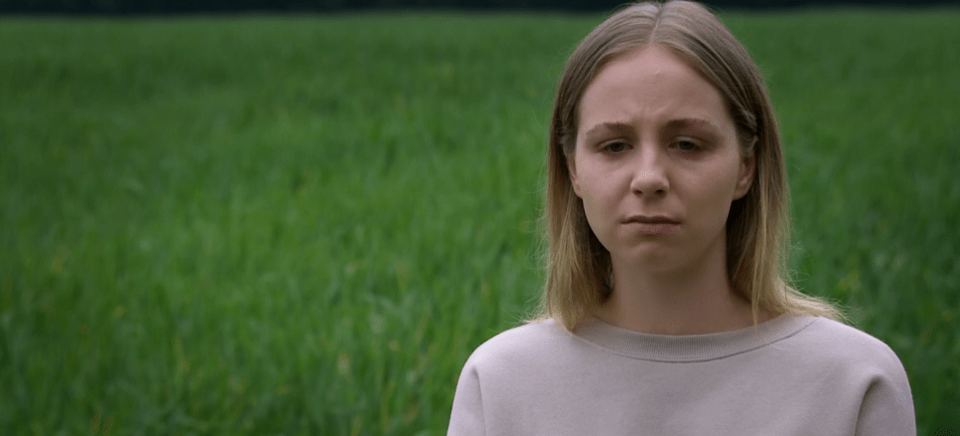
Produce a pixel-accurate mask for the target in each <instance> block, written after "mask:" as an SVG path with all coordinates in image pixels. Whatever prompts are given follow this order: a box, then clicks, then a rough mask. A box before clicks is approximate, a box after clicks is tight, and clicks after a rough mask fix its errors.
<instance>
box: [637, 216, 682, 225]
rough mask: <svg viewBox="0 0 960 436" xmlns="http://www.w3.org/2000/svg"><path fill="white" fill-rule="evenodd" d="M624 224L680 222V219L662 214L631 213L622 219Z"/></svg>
mask: <svg viewBox="0 0 960 436" xmlns="http://www.w3.org/2000/svg"><path fill="white" fill-rule="evenodd" d="M623 222H624V223H625V224H629V223H638V224H680V221H677V220H676V219H673V218H670V217H667V216H664V215H656V216H648V215H633V216H630V217H628V218H627V219H625V220H624V221H623Z"/></svg>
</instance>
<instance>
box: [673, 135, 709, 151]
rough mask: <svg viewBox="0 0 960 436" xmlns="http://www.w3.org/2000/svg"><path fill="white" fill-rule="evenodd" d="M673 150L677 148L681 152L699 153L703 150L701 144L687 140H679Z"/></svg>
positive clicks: (675, 142) (674, 144)
mask: <svg viewBox="0 0 960 436" xmlns="http://www.w3.org/2000/svg"><path fill="white" fill-rule="evenodd" d="M673 148H676V149H677V150H680V151H690V152H692V151H699V150H700V149H701V148H703V147H701V146H700V144H697V143H696V142H694V141H693V140H690V139H687V138H679V139H677V140H676V141H674V143H673Z"/></svg>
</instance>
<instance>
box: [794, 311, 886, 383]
mask: <svg viewBox="0 0 960 436" xmlns="http://www.w3.org/2000/svg"><path fill="white" fill-rule="evenodd" d="M795 343H797V344H799V345H801V347H802V349H803V350H805V351H809V352H810V353H811V354H812V355H813V356H819V357H820V358H821V359H825V360H830V361H835V362H837V363H846V364H848V365H849V364H857V365H859V367H860V368H863V369H867V368H875V369H877V370H882V371H884V372H892V373H898V374H900V373H903V372H904V370H903V365H902V364H901V363H900V359H899V358H897V355H896V353H894V351H893V350H892V349H891V348H890V347H889V346H888V345H887V344H885V343H884V342H883V341H881V340H879V339H877V338H875V337H873V336H871V335H870V334H868V333H866V332H864V331H862V330H859V329H857V328H855V327H852V326H849V325H846V324H843V323H840V322H838V321H834V320H832V319H828V318H815V319H813V321H812V322H811V323H810V324H809V325H808V326H807V327H806V328H804V329H803V330H801V331H800V332H798V334H797V335H796V338H795ZM813 356H811V357H813Z"/></svg>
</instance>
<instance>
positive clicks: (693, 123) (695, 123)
mask: <svg viewBox="0 0 960 436" xmlns="http://www.w3.org/2000/svg"><path fill="white" fill-rule="evenodd" d="M683 127H701V128H707V129H709V130H712V131H714V132H719V131H720V128H719V127H717V125H715V124H713V123H711V122H710V121H708V120H705V119H703V118H678V119H675V120H670V121H668V122H667V128H668V129H679V128H683Z"/></svg>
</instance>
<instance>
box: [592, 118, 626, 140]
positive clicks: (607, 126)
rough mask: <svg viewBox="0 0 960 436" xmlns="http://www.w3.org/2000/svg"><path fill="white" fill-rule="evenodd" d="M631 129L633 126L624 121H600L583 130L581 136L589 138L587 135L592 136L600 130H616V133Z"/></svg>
mask: <svg viewBox="0 0 960 436" xmlns="http://www.w3.org/2000/svg"><path fill="white" fill-rule="evenodd" d="M632 130H633V126H631V125H630V124H628V123H625V122H622V121H611V122H605V123H600V124H597V125H595V126H593V127H591V128H590V129H588V130H587V131H586V132H583V136H584V137H586V138H589V137H592V136H594V135H597V134H599V132H601V131H610V132H617V133H626V132H630V131H632Z"/></svg>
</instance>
